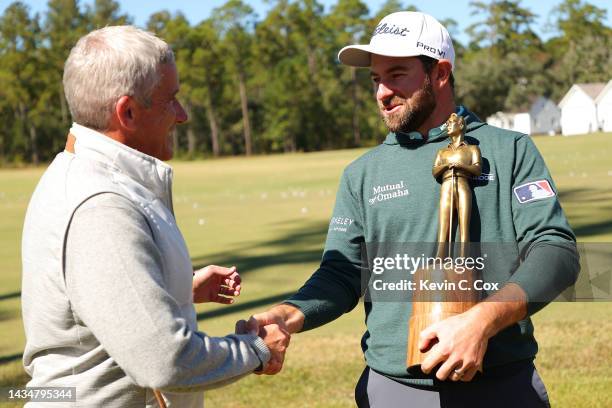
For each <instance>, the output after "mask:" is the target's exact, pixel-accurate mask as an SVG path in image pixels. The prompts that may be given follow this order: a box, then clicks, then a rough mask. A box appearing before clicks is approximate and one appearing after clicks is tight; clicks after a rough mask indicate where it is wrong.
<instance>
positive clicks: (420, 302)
mask: <svg viewBox="0 0 612 408" xmlns="http://www.w3.org/2000/svg"><path fill="white" fill-rule="evenodd" d="M475 280H476V273H475V271H473V270H470V269H465V268H464V269H461V268H458V267H453V268H446V267H445V268H434V267H428V268H423V269H419V270H417V271H416V272H415V274H414V282H416V287H415V290H414V291H413V297H412V316H411V317H410V322H409V329H408V350H407V359H406V366H407V367H408V369H409V370H411V371H413V370H415V369H416V368H418V367H419V366H420V365H421V363H422V362H423V361H424V360H425V357H427V353H428V352H425V353H422V352H421V351H420V350H419V336H420V334H421V331H423V330H424V329H426V328H427V327H429V326H431V325H432V324H434V323H437V322H439V321H442V320H444V319H447V318H449V317H452V316H456V315H458V314H461V313H463V312H465V311H467V310H468V309H470V308H471V307H472V306H474V305H475V304H476V303H478V299H479V292H478V291H477V290H475V289H474V281H475ZM421 282H424V284H423V285H421Z"/></svg>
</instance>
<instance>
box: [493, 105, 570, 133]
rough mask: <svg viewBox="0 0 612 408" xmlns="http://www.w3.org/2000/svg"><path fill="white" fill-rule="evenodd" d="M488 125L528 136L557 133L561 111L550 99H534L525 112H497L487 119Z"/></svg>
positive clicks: (559, 127)
mask: <svg viewBox="0 0 612 408" xmlns="http://www.w3.org/2000/svg"><path fill="white" fill-rule="evenodd" d="M487 123H488V124H489V125H493V126H497V127H501V128H504V129H508V130H514V131H517V132H521V133H526V134H528V135H537V134H549V135H553V134H555V133H559V131H560V130H561V110H560V109H559V108H558V107H557V105H555V103H554V102H553V101H551V100H550V99H547V98H544V97H542V96H540V97H538V98H536V99H535V100H534V101H533V102H532V103H531V104H530V106H529V110H528V111H527V110H526V111H525V112H497V113H495V114H493V115H491V116H489V117H488V118H487Z"/></svg>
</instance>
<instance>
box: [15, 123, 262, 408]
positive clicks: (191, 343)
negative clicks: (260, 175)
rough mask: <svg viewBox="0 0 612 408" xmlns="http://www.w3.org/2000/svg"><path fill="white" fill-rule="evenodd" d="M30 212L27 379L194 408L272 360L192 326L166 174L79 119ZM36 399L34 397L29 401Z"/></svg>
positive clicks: (138, 403) (125, 402) (80, 393)
mask: <svg viewBox="0 0 612 408" xmlns="http://www.w3.org/2000/svg"><path fill="white" fill-rule="evenodd" d="M71 132H72V133H74V134H75V135H76V137H77V144H76V146H75V154H74V155H72V154H69V153H66V152H63V153H60V154H59V155H58V156H57V157H56V159H55V160H54V162H53V163H52V164H51V165H50V167H49V168H48V170H47V171H46V172H45V174H44V175H43V177H42V179H41V181H40V183H39V185H38V186H37V188H36V191H35V192H34V195H33V197H32V199H31V202H30V205H29V207H28V212H27V215H26V221H25V226H24V235H23V250H22V257H23V281H22V308H23V318H24V326H25V330H26V338H27V342H26V349H25V351H24V365H25V368H26V371H27V372H28V374H30V375H31V376H32V380H31V381H30V382H29V383H28V385H29V386H63V387H76V403H65V404H60V405H55V404H49V403H41V404H40V406H42V407H48V406H78V407H99V406H104V407H149V406H150V407H153V406H157V404H156V402H155V399H154V396H153V393H152V389H153V388H157V389H161V390H162V392H163V395H164V398H165V399H166V401H167V403H168V406H175V407H198V408H201V407H202V404H203V395H202V393H201V392H199V391H201V390H203V389H207V388H213V387H218V386H222V385H224V384H227V383H229V382H232V381H235V380H237V379H239V378H241V377H242V376H244V375H246V374H248V373H250V372H252V371H253V370H254V369H255V368H257V367H258V366H259V365H260V364H261V363H266V362H267V361H268V360H269V358H270V354H269V350H268V349H267V347H266V345H265V343H264V342H263V340H262V339H261V338H259V337H257V336H253V335H229V336H226V337H209V336H207V335H206V334H205V333H202V332H200V331H198V330H197V321H196V316H195V310H194V307H193V303H192V299H191V297H192V294H191V282H192V272H191V263H190V259H189V254H188V251H187V248H186V246H185V242H184V240H183V238H182V236H181V234H180V231H179V230H178V228H177V226H176V223H175V220H174V215H173V213H172V205H171V196H170V191H171V175H172V174H171V169H170V168H169V166H167V165H165V164H164V163H162V162H159V161H158V160H156V159H154V158H152V157H150V156H146V155H144V154H142V153H140V152H137V151H135V150H132V149H130V148H129V147H127V146H124V145H121V144H119V143H116V142H114V141H112V140H111V139H108V138H106V137H105V136H104V135H101V134H98V133H96V132H93V131H91V130H89V129H86V128H83V127H80V126H74V127H73V129H72V130H71ZM33 406H38V405H37V404H35V403H30V404H29V405H28V407H33Z"/></svg>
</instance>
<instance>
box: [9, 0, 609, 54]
mask: <svg viewBox="0 0 612 408" xmlns="http://www.w3.org/2000/svg"><path fill="white" fill-rule="evenodd" d="M22 1H23V2H24V3H25V4H27V5H28V6H30V8H31V9H32V10H33V11H35V12H44V10H45V9H46V3H47V1H46V0H22ZM225 1H226V0H203V1H202V0H173V1H168V0H142V1H138V0H124V1H119V3H120V4H121V8H122V10H123V11H124V12H127V13H128V14H129V15H131V16H132V17H134V18H135V22H136V24H137V25H139V26H143V25H144V24H145V23H146V21H147V19H148V17H149V16H150V15H151V14H152V13H154V12H156V11H160V10H169V11H171V12H175V11H181V12H183V14H185V16H187V18H188V19H189V21H190V22H191V23H198V22H199V21H201V20H203V19H205V18H207V17H208V16H209V15H210V12H211V11H212V10H213V9H214V8H215V7H218V6H220V5H222V4H224V3H225ZM319 1H320V2H321V3H322V4H324V5H325V7H326V9H329V8H330V7H331V6H332V5H333V4H335V3H336V0H319ZM587 1H588V3H590V4H594V5H596V6H598V7H599V8H603V9H605V10H606V11H607V23H608V25H611V24H610V21H611V20H610V19H611V15H610V10H609V9H610V0H587ZM11 2H12V1H7V0H0V11H2V12H3V11H4V9H5V8H6V7H7V6H8V5H9V4H11ZM90 2H91V1H88V0H81V3H82V4H85V3H90ZM246 2H247V3H249V4H250V5H251V6H252V7H253V8H254V9H255V11H256V12H257V14H258V15H259V17H260V18H262V17H263V16H265V14H266V12H267V10H269V9H270V7H271V6H270V3H269V2H268V1H266V0H252V1H246ZM365 3H366V4H367V5H368V7H369V9H370V12H371V13H373V12H375V11H376V10H378V8H379V7H380V6H381V5H382V4H383V3H384V0H370V1H365ZM469 3H470V2H469V0H451V1H449V0H426V1H410V0H407V1H406V0H405V1H404V4H408V5H410V4H413V5H415V6H416V7H417V8H418V9H419V10H420V11H423V12H426V13H429V14H431V15H432V16H434V17H436V18H438V19H444V18H449V17H450V18H453V19H455V20H456V21H457V22H458V23H459V29H458V33H457V35H456V39H457V40H458V41H460V42H462V43H464V44H465V43H466V42H467V36H466V35H465V33H464V30H465V28H466V27H468V26H469V25H470V24H472V23H473V22H476V21H478V20H479V17H478V16H472V15H471V14H470V7H469ZM559 3H560V0H523V1H522V2H521V5H522V6H523V7H526V8H528V9H530V10H531V11H532V12H534V13H536V14H537V15H538V16H539V18H538V20H537V24H536V26H535V27H534V29H535V30H536V32H537V33H538V34H539V35H540V36H541V37H542V38H547V37H549V36H550V33H546V32H545V31H544V26H545V25H546V22H547V21H548V15H549V13H550V11H551V9H552V8H553V7H554V6H556V5H557V4H559Z"/></svg>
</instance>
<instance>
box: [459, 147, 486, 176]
mask: <svg viewBox="0 0 612 408" xmlns="http://www.w3.org/2000/svg"><path fill="white" fill-rule="evenodd" d="M470 151H471V157H470V163H469V164H467V163H462V162H457V163H454V167H455V168H456V169H457V170H461V171H463V172H466V173H469V174H470V175H472V176H480V173H481V172H482V164H481V161H482V158H481V156H480V149H479V148H478V147H476V146H470Z"/></svg>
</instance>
